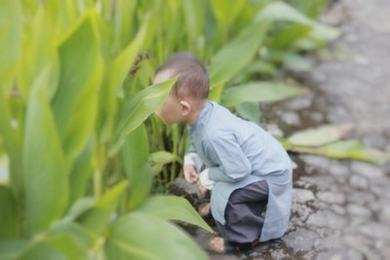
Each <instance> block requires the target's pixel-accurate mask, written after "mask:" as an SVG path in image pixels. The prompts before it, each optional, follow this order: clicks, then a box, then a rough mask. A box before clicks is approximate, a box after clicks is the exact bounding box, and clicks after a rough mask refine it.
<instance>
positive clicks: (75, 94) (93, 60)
mask: <svg viewBox="0 0 390 260" xmlns="http://www.w3.org/2000/svg"><path fill="white" fill-rule="evenodd" d="M59 60H60V68H61V72H60V79H59V85H58V89H57V92H56V94H55V96H54V99H53V111H54V115H55V119H56V123H57V126H58V130H59V132H60V136H61V140H62V143H63V146H64V151H65V155H66V158H67V162H68V163H71V162H72V161H73V160H74V159H75V158H76V157H77V156H78V155H79V154H80V153H81V151H82V150H83V149H84V147H85V145H86V143H87V141H88V139H89V137H90V134H91V130H92V128H93V126H94V123H95V116H96V112H97V111H96V110H97V102H98V90H99V87H100V83H101V76H102V59H101V55H100V51H99V46H98V42H97V36H96V33H95V28H94V24H93V23H92V18H91V15H90V14H87V15H84V16H83V17H82V18H80V21H79V22H78V23H77V24H76V26H75V27H72V28H71V30H70V31H69V32H68V34H67V35H66V37H65V38H64V40H63V41H62V42H61V44H60V46H59Z"/></svg>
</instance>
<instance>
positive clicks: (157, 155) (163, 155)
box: [149, 151, 182, 173]
mask: <svg viewBox="0 0 390 260" xmlns="http://www.w3.org/2000/svg"><path fill="white" fill-rule="evenodd" d="M149 161H150V162H151V164H152V167H153V171H154V172H155V173H158V172H160V171H161V169H162V168H163V167H164V165H166V164H168V163H173V162H179V163H182V160H181V159H180V157H178V156H177V155H176V154H173V153H170V152H167V151H158V152H154V153H152V154H150V156H149Z"/></svg>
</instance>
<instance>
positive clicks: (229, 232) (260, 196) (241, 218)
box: [216, 181, 268, 244]
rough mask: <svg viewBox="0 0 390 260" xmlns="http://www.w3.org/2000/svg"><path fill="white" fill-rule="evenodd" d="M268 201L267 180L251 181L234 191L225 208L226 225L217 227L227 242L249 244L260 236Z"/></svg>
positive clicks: (218, 224) (219, 224)
mask: <svg viewBox="0 0 390 260" xmlns="http://www.w3.org/2000/svg"><path fill="white" fill-rule="evenodd" d="M267 201H268V184H267V182H266V181H258V182H254V183H251V184H249V185H247V186H245V187H243V188H240V189H237V190H235V191H233V192H232V194H231V195H230V197H229V201H228V204H227V206H226V209H225V220H226V223H225V225H222V224H221V223H219V222H218V221H216V223H217V227H218V229H219V231H220V233H221V235H222V237H223V238H224V240H225V241H226V242H229V243H237V244H247V243H252V242H253V241H255V240H258V239H259V238H260V234H261V229H262V227H263V223H264V214H265V210H266V207H267Z"/></svg>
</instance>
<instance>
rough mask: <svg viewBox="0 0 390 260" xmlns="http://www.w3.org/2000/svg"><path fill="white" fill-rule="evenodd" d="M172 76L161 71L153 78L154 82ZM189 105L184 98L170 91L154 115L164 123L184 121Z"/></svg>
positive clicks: (189, 109) (189, 108) (167, 72)
mask: <svg viewBox="0 0 390 260" xmlns="http://www.w3.org/2000/svg"><path fill="white" fill-rule="evenodd" d="M171 77H172V74H171V73H170V72H169V71H162V72H160V73H158V74H157V75H156V77H155V78H154V83H155V84H157V83H160V82H163V81H166V80H168V79H170V78H171ZM190 111H191V106H190V105H189V103H188V102H186V101H184V100H179V99H178V98H177V97H176V96H175V95H174V94H173V93H172V91H171V92H170V93H169V95H168V96H167V98H166V99H165V101H164V103H163V104H162V106H161V107H160V108H159V109H158V110H157V111H156V115H157V116H158V117H159V118H160V119H161V120H162V121H164V122H165V123H166V124H175V123H180V122H185V121H186V119H187V117H188V114H189V112H190Z"/></svg>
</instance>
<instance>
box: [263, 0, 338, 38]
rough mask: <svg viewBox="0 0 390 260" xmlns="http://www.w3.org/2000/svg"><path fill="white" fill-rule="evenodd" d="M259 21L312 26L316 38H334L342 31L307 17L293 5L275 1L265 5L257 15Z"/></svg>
mask: <svg viewBox="0 0 390 260" xmlns="http://www.w3.org/2000/svg"><path fill="white" fill-rule="evenodd" d="M256 20H258V21H289V22H294V23H300V24H304V25H308V26H310V27H311V28H312V35H313V36H314V37H315V38H320V39H326V40H334V39H336V38H337V37H338V36H339V35H340V32H339V31H338V30H336V29H334V28H332V27H329V26H325V25H321V24H319V23H317V22H315V21H314V20H312V19H310V18H308V17H306V16H305V15H303V14H302V13H300V12H299V11H298V10H296V9H295V8H294V7H292V6H291V5H289V4H287V3H284V2H281V1H274V2H271V3H270V4H268V5H267V6H266V7H264V8H263V9H262V10H261V11H260V12H259V13H258V15H257V16H256Z"/></svg>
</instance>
